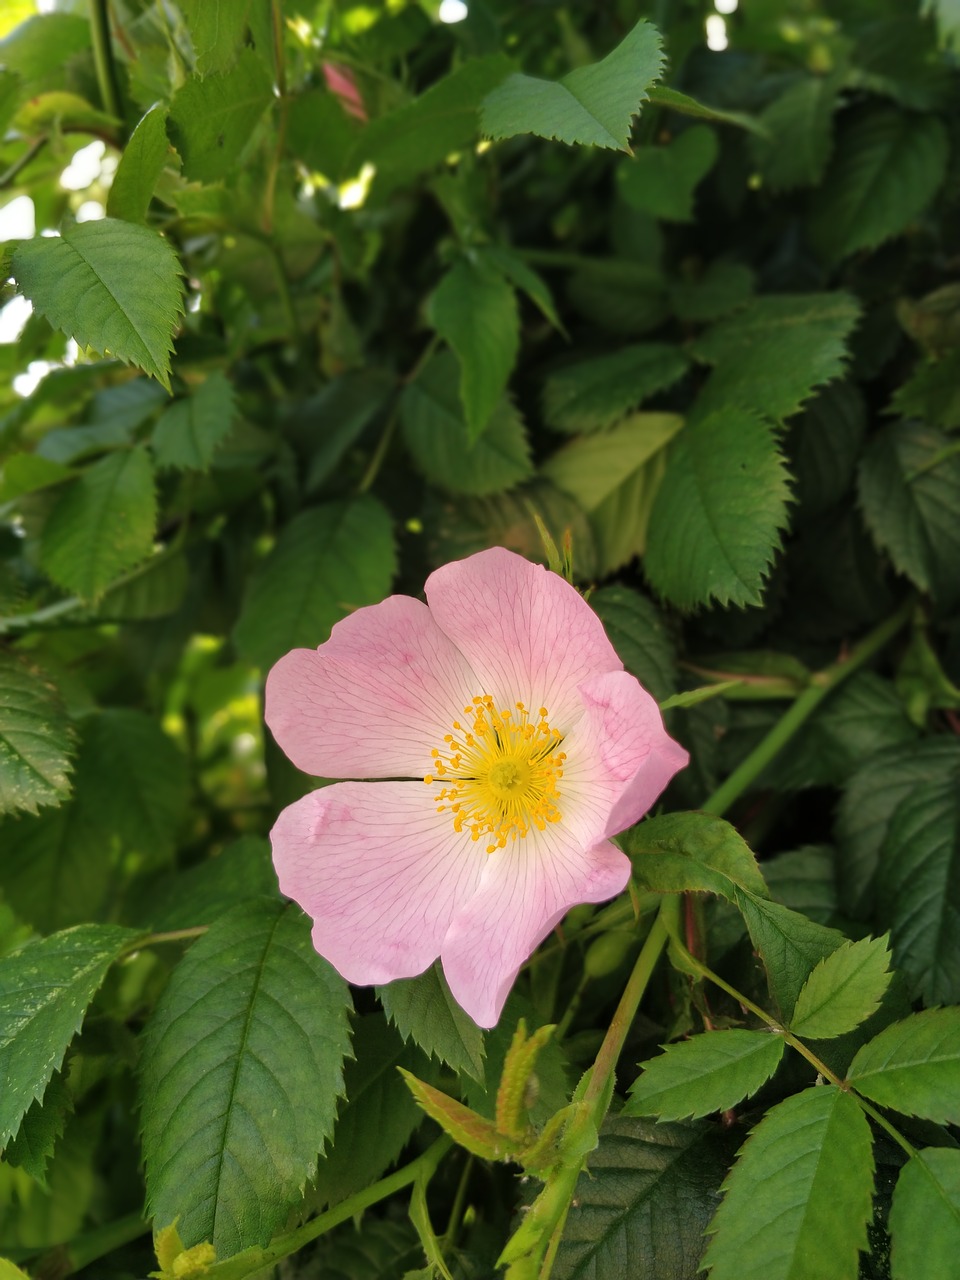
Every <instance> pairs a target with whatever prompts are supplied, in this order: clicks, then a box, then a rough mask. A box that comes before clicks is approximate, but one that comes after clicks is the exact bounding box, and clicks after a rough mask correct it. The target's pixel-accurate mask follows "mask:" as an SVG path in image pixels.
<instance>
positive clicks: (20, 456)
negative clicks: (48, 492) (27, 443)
mask: <svg viewBox="0 0 960 1280" xmlns="http://www.w3.org/2000/svg"><path fill="white" fill-rule="evenodd" d="M72 475H73V472H72V471H71V469H70V468H69V467H65V466H64V465H63V463H62V462H54V461H53V459H52V458H45V457H43V455H42V454H39V453H12V454H10V455H9V457H7V458H5V459H4V463H3V476H2V479H0V502H12V501H13V499H14V498H22V497H23V495H24V494H27V493H36V492H37V490H38V489H46V488H48V487H49V486H50V485H52V484H59V483H60V481H61V480H67V479H69V478H70V476H72Z"/></svg>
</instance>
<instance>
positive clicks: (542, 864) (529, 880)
mask: <svg viewBox="0 0 960 1280" xmlns="http://www.w3.org/2000/svg"><path fill="white" fill-rule="evenodd" d="M629 879H630V860H629V859H628V858H627V857H626V856H625V855H624V854H622V853H621V852H620V850H619V849H617V848H616V847H615V846H614V845H612V844H610V843H609V842H607V841H605V842H604V843H602V844H598V845H596V846H595V847H594V848H592V849H583V848H581V847H580V846H579V845H578V844H577V843H576V841H575V839H573V838H572V837H571V834H570V832H569V831H567V830H565V829H564V828H563V826H562V824H559V823H558V824H557V825H556V826H551V827H548V828H547V830H546V831H545V832H531V834H530V835H529V836H527V837H526V839H524V840H518V841H516V843H514V844H509V845H508V846H507V847H506V849H501V850H498V852H497V853H494V854H490V855H488V856H487V863H486V870H485V873H484V876H483V882H482V884H481V886H480V888H479V890H478V892H477V893H476V894H475V895H474V896H473V897H471V898H470V900H469V901H468V902H467V903H466V904H465V905H464V906H462V907H461V908H460V910H459V911H458V912H457V913H456V915H455V916H454V918H453V920H452V922H451V924H450V929H449V931H448V933H447V936H446V938H445V939H444V941H443V948H442V950H441V953H440V958H441V960H442V961H443V972H444V974H445V975H446V979H447V983H448V984H449V986H450V990H451V992H452V993H453V996H454V999H455V1000H456V1001H457V1002H458V1004H460V1005H461V1006H462V1007H463V1008H464V1009H466V1011H467V1013H469V1015H470V1017H471V1018H473V1020H474V1022H476V1023H477V1024H478V1026H481V1027H492V1026H495V1025H496V1023H497V1020H498V1019H499V1017H500V1012H501V1010H502V1009H503V1005H504V1002H505V1001H506V998H507V996H508V994H509V992H510V988H511V987H512V986H513V983H514V979H515V978H516V976H517V973H518V971H519V969H520V966H521V965H522V964H523V963H524V961H525V960H526V959H527V957H528V956H530V955H531V954H532V953H533V951H534V950H535V948H536V947H537V946H538V944H539V943H540V942H542V940H543V939H544V938H545V937H546V936H547V934H548V933H549V932H550V930H551V929H552V928H553V927H554V925H555V924H557V923H558V922H559V921H560V919H561V918H562V917H563V916H564V915H565V914H566V913H567V911H568V910H569V909H570V908H571V907H573V906H576V905H577V903H580V902H603V901H605V900H606V899H607V898H612V897H614V896H615V895H616V894H618V893H619V892H620V891H621V890H622V889H623V888H624V886H625V885H626V883H627V881H628V880H629Z"/></svg>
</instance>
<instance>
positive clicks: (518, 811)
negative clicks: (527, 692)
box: [424, 694, 566, 853]
mask: <svg viewBox="0 0 960 1280" xmlns="http://www.w3.org/2000/svg"><path fill="white" fill-rule="evenodd" d="M463 713H464V715H465V716H469V717H470V720H469V722H468V724H467V726H466V727H465V726H464V725H462V724H461V723H460V721H459V720H454V722H453V729H454V732H453V733H448V734H447V735H446V736H445V737H444V739H443V742H444V746H443V749H442V750H434V751H432V752H431V753H430V754H431V755H432V756H433V772H432V773H428V774H427V776H426V777H425V778H424V782H425V783H427V785H428V786H435V785H437V784H439V786H440V790H439V791H438V792H437V795H436V797H435V799H436V801H437V813H449V814H450V815H451V816H452V818H453V829H454V830H455V831H457V832H461V831H464V830H466V831H469V832H470V836H471V839H473V840H480V839H481V838H484V837H485V838H487V839H488V841H489V843H488V844H487V853H494V852H495V851H496V850H497V849H504V848H506V844H507V841H508V840H518V839H522V838H523V837H524V836H525V835H526V834H527V833H528V832H529V830H530V828H531V827H536V829H537V830H538V831H543V830H544V828H545V827H546V825H547V823H548V822H559V821H560V810H559V809H558V808H557V801H558V800H559V798H560V792H559V791H558V790H557V783H558V782H559V780H560V778H562V777H563V762H564V760H565V759H566V756H565V755H564V753H563V752H562V751H558V750H557V748H558V747H559V746H560V743H561V742H562V741H563V735H562V734H561V733H559V732H558V731H557V730H556V729H553V728H551V726H550V724H549V722H548V720H547V709H546V707H541V708H540V710H539V712H538V715H537V718H536V719H533V718H532V716H531V713H530V712H529V711H528V710H527V708H526V707H525V706H524V705H523V703H522V702H518V703H516V704H515V705H514V707H513V708H512V709H501V710H498V709H497V707H496V704H495V703H494V701H493V698H491V697H490V695H489V694H484V695H480V696H477V697H475V698H474V699H473V702H472V704H471V705H470V706H468V707H464V709H463Z"/></svg>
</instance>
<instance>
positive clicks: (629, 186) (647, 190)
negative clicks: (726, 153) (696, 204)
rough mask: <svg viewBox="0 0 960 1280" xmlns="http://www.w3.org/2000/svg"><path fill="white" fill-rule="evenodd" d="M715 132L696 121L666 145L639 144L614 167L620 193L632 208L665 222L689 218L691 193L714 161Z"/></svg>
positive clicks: (717, 150)
mask: <svg viewBox="0 0 960 1280" xmlns="http://www.w3.org/2000/svg"><path fill="white" fill-rule="evenodd" d="M718 152H719V146H718V143H717V135H716V134H715V133H714V131H713V130H712V129H711V128H709V127H708V126H707V125H703V124H695V125H692V126H691V127H690V128H689V129H685V130H684V131H683V132H682V133H680V134H678V135H677V136H676V137H675V138H674V139H673V141H672V142H670V143H669V145H667V146H657V147H653V146H651V147H638V148H637V150H636V152H635V154H634V157H633V159H632V160H624V161H623V163H622V164H621V165H620V166H619V168H618V169H617V184H618V188H619V191H620V194H621V196H622V197H623V199H624V200H625V201H626V202H627V204H628V205H630V207H631V208H632V209H638V210H640V211H641V212H643V213H649V214H650V215H651V216H652V217H654V218H663V219H665V220H666V221H668V222H689V221H690V220H691V218H692V217H693V193H694V191H695V190H696V189H697V187H698V186H699V184H700V183H701V182H702V180H703V179H704V178H705V177H706V176H707V174H708V173H709V172H710V170H711V169H712V168H713V166H714V164H715V163H716V159H717V154H718Z"/></svg>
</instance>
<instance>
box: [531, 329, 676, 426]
mask: <svg viewBox="0 0 960 1280" xmlns="http://www.w3.org/2000/svg"><path fill="white" fill-rule="evenodd" d="M687 367H688V362H687V358H686V356H685V355H684V354H683V352H682V351H681V349H680V348H679V347H674V346H668V345H667V344H666V343H662V342H649V343H637V344H636V345H635V346H631V347H623V348H622V349H621V350H620V351H617V352H615V353H614V354H613V355H609V356H597V357H595V358H594V359H592V360H581V361H579V362H578V363H577V364H569V365H565V366H564V367H563V368H562V369H559V370H558V371H557V372H556V373H552V374H550V376H549V377H548V378H547V380H546V382H545V383H544V387H543V416H544V418H545V420H546V422H547V423H548V425H549V426H551V427H554V428H555V429H556V430H557V431H566V432H577V431H582V432H590V431H603V430H605V429H606V428H607V427H612V426H613V425H614V423H616V422H619V421H620V419H621V418H624V417H625V416H626V415H627V414H628V413H629V412H630V410H631V409H635V408H637V406H638V405H639V404H641V403H642V401H644V400H646V399H647V398H648V397H649V396H652V395H654V394H655V393H656V392H657V391H663V390H664V389H665V388H667V387H669V386H672V385H673V383H675V382H677V381H678V380H679V379H680V378H682V377H683V375H684V373H685V372H686V370H687Z"/></svg>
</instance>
